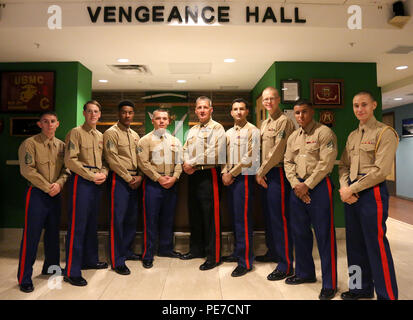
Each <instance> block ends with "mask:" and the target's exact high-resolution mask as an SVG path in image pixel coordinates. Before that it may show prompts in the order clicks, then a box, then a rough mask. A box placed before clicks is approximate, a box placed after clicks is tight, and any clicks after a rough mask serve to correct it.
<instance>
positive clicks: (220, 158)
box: [183, 105, 226, 173]
mask: <svg viewBox="0 0 413 320" xmlns="http://www.w3.org/2000/svg"><path fill="white" fill-rule="evenodd" d="M211 109H212V107H211ZM195 113H196V114H197V116H198V118H199V119H200V123H199V124H196V125H195V126H193V127H192V128H191V129H189V131H188V136H187V140H186V142H185V144H184V147H183V151H184V170H185V172H186V173H188V172H187V170H186V168H188V170H189V172H193V171H194V170H204V169H210V168H214V167H218V166H220V165H223V164H225V163H226V149H225V146H226V136H225V130H224V127H223V126H222V125H221V124H219V123H218V122H216V121H214V120H213V119H212V117H211V114H209V113H208V111H207V110H206V108H204V107H203V106H202V105H199V107H198V109H195ZM203 120H205V121H203Z"/></svg>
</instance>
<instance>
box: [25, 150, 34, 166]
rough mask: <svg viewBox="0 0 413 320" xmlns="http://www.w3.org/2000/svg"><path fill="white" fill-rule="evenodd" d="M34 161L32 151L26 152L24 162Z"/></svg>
mask: <svg viewBox="0 0 413 320" xmlns="http://www.w3.org/2000/svg"><path fill="white" fill-rule="evenodd" d="M32 162H33V157H32V155H31V154H30V153H28V152H26V155H25V156H24V163H25V164H30V163H32Z"/></svg>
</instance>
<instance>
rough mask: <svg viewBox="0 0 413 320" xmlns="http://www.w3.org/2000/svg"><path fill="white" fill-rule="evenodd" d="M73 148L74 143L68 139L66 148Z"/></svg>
mask: <svg viewBox="0 0 413 320" xmlns="http://www.w3.org/2000/svg"><path fill="white" fill-rule="evenodd" d="M75 149H76V147H75V144H74V143H73V142H72V141H71V140H69V143H68V144H67V150H75Z"/></svg>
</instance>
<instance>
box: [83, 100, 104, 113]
mask: <svg viewBox="0 0 413 320" xmlns="http://www.w3.org/2000/svg"><path fill="white" fill-rule="evenodd" d="M88 104H94V105H95V106H96V107H98V108H99V111H102V106H101V105H100V103H99V102H97V101H96V100H89V101H87V102H86V103H85V104H84V105H83V111H86V109H87V105H88Z"/></svg>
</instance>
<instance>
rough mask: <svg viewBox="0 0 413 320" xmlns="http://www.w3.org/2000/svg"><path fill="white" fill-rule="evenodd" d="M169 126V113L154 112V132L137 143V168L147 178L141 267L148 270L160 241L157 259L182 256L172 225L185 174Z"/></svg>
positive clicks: (145, 183)
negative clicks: (181, 179) (182, 177)
mask: <svg viewBox="0 0 413 320" xmlns="http://www.w3.org/2000/svg"><path fill="white" fill-rule="evenodd" d="M169 123H170V115H169V112H168V110H166V109H157V110H155V111H154V112H153V117H152V124H153V126H154V130H153V131H152V132H150V133H148V134H147V135H145V136H143V137H142V138H141V139H140V140H139V143H138V165H139V168H140V169H141V170H142V171H143V173H145V175H146V176H147V177H148V179H146V178H145V180H144V182H143V184H142V188H143V208H144V210H143V216H144V218H143V220H144V230H143V232H144V238H145V241H143V243H142V252H143V253H142V265H143V267H144V268H147V269H148V268H152V266H153V260H154V255H155V253H156V248H155V244H156V242H157V240H158V238H159V242H158V243H159V246H158V252H157V253H158V256H163V257H171V258H179V257H180V254H179V253H178V252H175V251H173V247H174V243H173V238H174V236H173V222H174V217H175V209H176V199H177V184H176V182H177V181H178V179H179V176H180V175H181V172H182V145H181V142H180V141H179V140H178V139H177V138H175V137H173V136H172V135H171V134H169V133H168V132H167V131H166V128H167V127H168V125H169ZM159 230H160V231H159Z"/></svg>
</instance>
